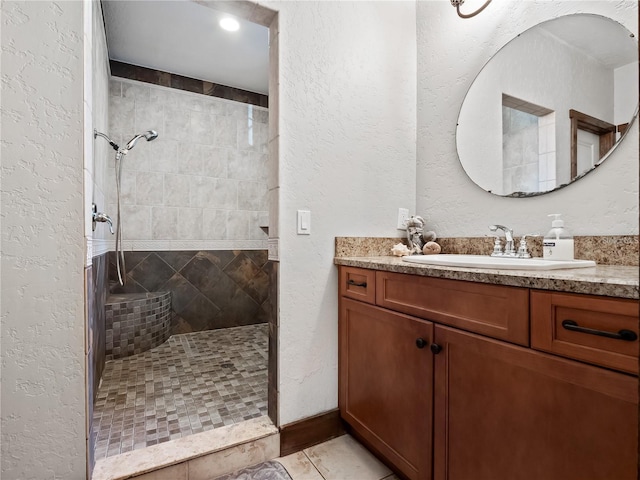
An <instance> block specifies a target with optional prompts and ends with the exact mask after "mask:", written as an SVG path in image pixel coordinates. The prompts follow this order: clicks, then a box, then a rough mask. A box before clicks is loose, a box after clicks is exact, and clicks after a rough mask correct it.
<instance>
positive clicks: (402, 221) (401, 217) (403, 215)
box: [397, 208, 409, 230]
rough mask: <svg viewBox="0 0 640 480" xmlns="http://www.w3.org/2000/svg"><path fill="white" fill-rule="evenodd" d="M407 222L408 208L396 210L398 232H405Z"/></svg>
mask: <svg viewBox="0 0 640 480" xmlns="http://www.w3.org/2000/svg"><path fill="white" fill-rule="evenodd" d="M407 220H409V209H408V208H399V209H398V226H397V229H398V230H406V229H407Z"/></svg>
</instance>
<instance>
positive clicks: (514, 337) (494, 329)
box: [376, 272, 529, 346]
mask: <svg viewBox="0 0 640 480" xmlns="http://www.w3.org/2000/svg"><path fill="white" fill-rule="evenodd" d="M376 304H377V305H379V306H381V307H385V308H389V309H391V310H396V311H398V312H403V313H409V314H411V315H416V316H418V317H422V318H426V319H429V320H432V321H436V322H438V323H443V324H445V325H450V326H453V327H458V328H461V329H463V330H468V331H470V332H475V333H480V334H482V335H487V336H489V337H493V338H498V339H502V340H507V341H509V342H513V343H517V344H519V345H524V346H529V290H528V289H526V288H517V287H505V286H503V285H488V284H483V283H472V282H464V281H460V280H446V279H442V278H429V277H421V276H417V275H407V274H399V273H391V272H376Z"/></svg>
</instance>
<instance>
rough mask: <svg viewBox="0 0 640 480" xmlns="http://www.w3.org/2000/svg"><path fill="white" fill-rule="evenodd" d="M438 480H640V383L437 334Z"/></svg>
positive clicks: (488, 342) (457, 334)
mask: <svg viewBox="0 0 640 480" xmlns="http://www.w3.org/2000/svg"><path fill="white" fill-rule="evenodd" d="M435 342H436V343H437V344H438V345H439V346H440V347H441V348H442V351H441V352H440V353H439V354H438V355H435V396H434V412H435V416H434V479H435V480H445V479H446V480H470V479H474V480H485V479H486V480H494V479H509V480H519V479H521V480H538V479H544V480H613V479H615V480H625V479H628V480H631V479H634V480H635V479H636V478H637V452H638V448H637V438H636V437H637V434H638V422H637V419H638V404H637V388H638V387H637V379H636V378H635V377H632V376H628V375H623V374H620V373H617V372H613V371H610V370H605V369H603V368H599V367H594V366H591V365H586V364H583V363H579V362H576V361H572V360H567V359H564V358H560V357H556V356H553V355H548V354H545V353H542V352H537V351H535V350H531V349H528V348H522V347H519V346H516V345H511V344H508V343H505V342H502V341H497V340H492V339H488V338H485V337H481V336H479V335H475V334H471V333H467V332H462V331H460V330H455V329H452V328H448V327H442V326H440V325H437V326H436V327H435Z"/></svg>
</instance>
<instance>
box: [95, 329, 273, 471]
mask: <svg viewBox="0 0 640 480" xmlns="http://www.w3.org/2000/svg"><path fill="white" fill-rule="evenodd" d="M267 332H268V326H267V324H258V325H247V326H243V327H233V328H224V329H220V330H209V331H205V332H197V333H187V334H181V335H173V336H172V337H171V338H169V340H167V341H166V342H165V343H163V344H162V345H160V346H158V347H156V348H153V349H152V350H149V351H148V352H145V353H142V354H139V355H134V356H132V357H127V358H122V359H116V360H110V361H108V362H107V363H106V365H105V369H104V373H103V376H102V383H101V385H100V388H99V390H98V395H97V398H96V404H95V408H94V415H93V430H94V435H96V442H95V446H96V447H95V458H96V460H98V459H101V458H105V457H110V456H112V455H117V454H119V453H124V452H128V451H130V450H137V449H139V448H145V447H147V446H151V445H156V444H158V443H163V442H167V441H169V440H173V439H176V438H181V437H185V436H187V435H191V434H194V433H200V432H204V431H206V430H211V429H214V428H217V427H222V426H224V425H230V424H233V423H240V422H243V421H245V420H248V419H250V418H255V417H260V416H263V415H266V414H267V354H268V352H267V348H268V347H267V344H268V341H267Z"/></svg>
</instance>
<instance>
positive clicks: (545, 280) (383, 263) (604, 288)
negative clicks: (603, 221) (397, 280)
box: [334, 256, 639, 299]
mask: <svg viewBox="0 0 640 480" xmlns="http://www.w3.org/2000/svg"><path fill="white" fill-rule="evenodd" d="M334 263H335V264H336V265H345V266H349V267H360V268H368V269H373V270H383V271H387V272H396V273H408V274H411V275H422V276H425V277H436V278H447V279H450V280H466V281H470V282H480V283H491V284H495V285H509V286H513V287H526V288H535V289H540V290H554V291H559V292H571V293H586V294H591V295H604V296H608V297H619V298H632V299H638V298H639V289H638V277H639V271H638V267H637V266H631V267H628V266H619V265H598V266H595V267H589V268H573V269H564V270H535V271H533V270H498V269H495V270H493V269H484V268H482V269H481V268H468V267H442V266H434V265H420V264H415V263H407V262H404V261H403V260H402V258H400V257H393V256H378V257H346V256H345V257H335V258H334Z"/></svg>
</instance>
